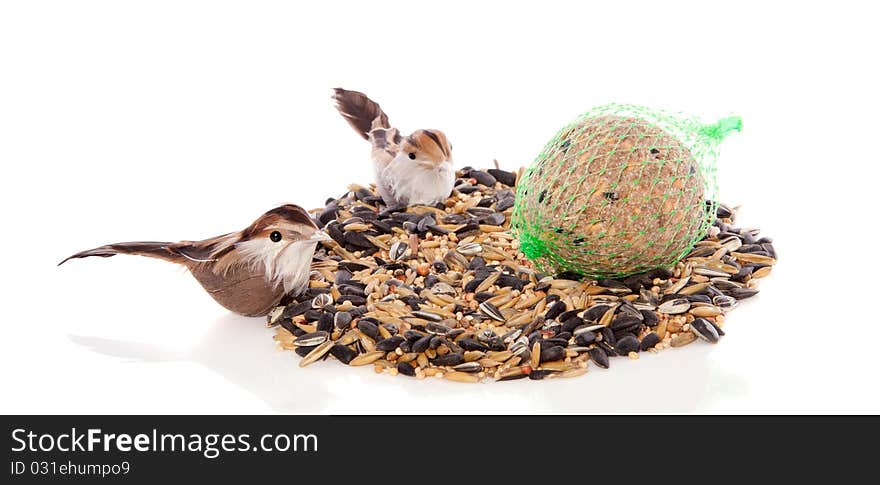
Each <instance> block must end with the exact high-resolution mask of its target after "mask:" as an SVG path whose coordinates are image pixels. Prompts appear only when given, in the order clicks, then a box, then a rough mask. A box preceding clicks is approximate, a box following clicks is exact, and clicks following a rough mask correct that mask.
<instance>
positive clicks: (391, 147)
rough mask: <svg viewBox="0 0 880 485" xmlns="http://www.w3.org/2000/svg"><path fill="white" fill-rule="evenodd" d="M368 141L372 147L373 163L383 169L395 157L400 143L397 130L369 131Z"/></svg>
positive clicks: (378, 129) (381, 129) (377, 129)
mask: <svg viewBox="0 0 880 485" xmlns="http://www.w3.org/2000/svg"><path fill="white" fill-rule="evenodd" d="M369 139H370V143H371V144H372V145H373V151H372V156H373V162H375V163H376V164H378V165H379V166H381V167H383V168H384V167H385V166H387V165H388V164H389V163H391V160H393V159H394V157H395V156H397V151H398V150H399V149H400V146H399V144H400V142H401V137H400V132H399V131H397V128H374V129H373V130H371V131H370V138H369Z"/></svg>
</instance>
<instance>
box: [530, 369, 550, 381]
mask: <svg viewBox="0 0 880 485" xmlns="http://www.w3.org/2000/svg"><path fill="white" fill-rule="evenodd" d="M551 374H556V371H552V370H547V369H533V370H532V371H531V372H529V374H528V375H529V379H531V380H533V381H539V380H541V379H543V378H545V377H547V376H549V375H551Z"/></svg>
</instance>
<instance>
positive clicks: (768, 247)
mask: <svg viewBox="0 0 880 485" xmlns="http://www.w3.org/2000/svg"><path fill="white" fill-rule="evenodd" d="M522 172H523V170H522V169H520V171H519V173H512V172H506V171H503V170H497V169H490V170H487V171H479V170H474V169H471V168H465V169H462V170H460V171H459V172H458V173H457V175H458V177H459V178H458V180H457V181H456V186H455V190H454V191H453V193H452V195H451V196H450V197H449V199H447V200H446V202H445V203H444V204H440V205H438V206H437V207H426V206H416V207H409V208H407V209H396V210H392V209H388V208H386V207H385V206H384V205H382V201H381V198H380V197H379V196H378V195H377V194H376V193H375V191H374V190H371V189H368V188H364V187H359V186H351V187H350V188H349V189H350V190H349V191H348V192H347V193H346V194H345V195H344V196H343V197H341V198H339V199H330V200H328V202H327V205H326V207H325V208H324V209H323V210H322V211H320V212H319V213H318V214H317V217H318V220H319V225H321V226H322V227H324V228H325V230H326V231H327V233H328V234H330V235H331V236H332V237H333V239H334V242H331V243H326V244H322V245H321V246H319V249H318V251H317V252H316V254H315V261H314V263H313V274H312V280H311V281H310V285H309V286H310V287H309V290H308V291H307V292H306V293H304V294H303V295H301V296H300V297H298V298H297V299H296V300H295V301H290V302H285V303H286V304H285V305H283V306H279V307H277V308H275V309H274V310H273V311H272V312H271V313H270V314H269V317H268V325H269V326H274V327H276V335H275V340H276V341H277V342H278V343H279V345H280V346H281V347H282V348H284V349H289V350H294V351H295V352H296V353H297V354H299V355H300V356H301V357H303V358H302V360H301V361H300V366H306V365H309V364H312V363H314V362H317V361H319V360H326V359H331V360H336V361H339V362H341V363H343V364H346V365H352V366H362V365H373V366H374V368H375V369H376V371H377V372H387V373H390V374H393V375H397V374H403V375H406V376H412V377H416V378H424V377H432V376H433V377H442V378H445V379H449V380H453V381H459V382H479V381H482V380H486V379H492V380H498V381H504V380H513V379H521V378H526V377H528V378H530V379H545V378H556V377H573V376H578V375H581V374H583V373H585V372H587V368H588V366H589V363H590V362H592V363H593V364H594V365H595V366H598V367H601V368H608V366H609V357H614V356H628V357H630V358H633V359H635V358H638V353H639V352H643V351H656V350H660V349H664V348H667V347H681V346H683V345H687V344H690V343H692V342H694V341H695V340H698V339H699V340H704V341H707V342H711V343H716V342H718V340H719V339H720V337H721V336H723V335H724V332H723V331H722V329H721V328H722V326H723V323H724V314H725V312H727V311H729V310H730V309H732V308H733V307H734V306H736V304H737V301H739V300H742V299H745V298H749V297H751V296H753V295H755V294H756V293H757V289H756V288H755V287H756V283H757V279H759V278H762V277H764V276H767V275H768V274H769V273H770V270H771V268H772V266H773V264H775V262H776V253H775V250H774V248H773V245H772V241H771V240H770V239H768V238H764V237H761V238H759V237H758V231H757V230H751V229H748V230H747V229H738V228H735V227H733V226H732V224H733V218H734V214H733V211H732V210H731V209H729V208H728V207H726V206H724V205H720V204H719V205H718V211H717V216H718V219H717V220H716V221H715V223H714V225H713V226H712V227H711V228H710V229H709V233H708V235H707V236H706V238H704V239H703V240H701V241H699V242H698V243H697V244H696V246H695V247H694V249H693V251H692V252H691V253H690V254H689V255H688V256H687V257H686V258H685V259H683V260H682V261H680V262H678V263H677V264H676V265H675V266H674V267H673V268H670V269H656V270H652V271H649V272H647V273H644V274H640V275H635V276H630V277H627V278H624V279H619V280H612V279H605V280H598V281H597V280H589V279H585V280H580V279H579V278H578V277H577V276H575V275H565V274H561V275H556V276H555V277H554V276H547V275H543V274H540V273H538V272H537V271H536V270H535V269H534V266H533V265H532V264H531V263H530V262H529V261H528V260H527V259H526V258H525V256H524V255H523V254H522V252H521V251H520V250H519V243H518V241H517V240H516V239H515V238H513V236H511V235H510V232H509V218H510V213H511V210H512V207H513V203H514V191H513V187H514V186H515V185H516V182H517V180H519V178H520V177H521V176H522Z"/></svg>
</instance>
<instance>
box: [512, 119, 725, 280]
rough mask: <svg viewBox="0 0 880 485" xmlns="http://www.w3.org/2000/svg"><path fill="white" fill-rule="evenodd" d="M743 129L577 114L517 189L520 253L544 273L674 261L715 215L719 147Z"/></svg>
mask: <svg viewBox="0 0 880 485" xmlns="http://www.w3.org/2000/svg"><path fill="white" fill-rule="evenodd" d="M741 127H742V123H741V121H740V119H739V118H738V117H730V118H724V119H722V120H720V121H719V122H718V123H715V124H708V125H707V124H703V123H701V122H700V121H699V120H697V119H695V118H692V117H688V116H684V115H681V114H673V113H667V112H664V111H659V110H655V109H650V108H644V107H639V106H630V105H620V104H609V105H606V106H601V107H598V108H595V109H593V110H591V111H589V112H587V113H585V114H583V115H581V116H580V117H579V118H578V119H576V120H575V121H574V122H572V123H570V124H569V125H567V126H566V127H564V128H563V129H562V130H560V131H559V133H557V134H556V136H555V137H553V139H552V140H550V142H549V143H547V145H546V146H545V147H544V150H543V151H542V152H541V153H540V154H539V155H538V157H537V158H536V159H535V162H534V163H533V164H532V166H531V167H530V168H529V169H528V170H527V171H526V173H525V175H524V177H523V180H522V181H520V183H519V184H518V185H517V194H516V205H515V206H514V211H513V216H512V219H511V225H512V228H513V231H514V233H515V234H516V236H517V237H518V238H519V240H520V247H521V249H522V251H523V253H525V255H526V256H527V257H529V259H531V260H532V261H533V262H535V264H536V266H537V267H538V268H539V269H540V270H541V271H543V272H545V273H554V274H555V273H560V272H573V273H578V274H582V275H585V276H590V277H596V278H603V277H612V278H613V277H621V276H627V275H631V274H636V273H640V272H643V271H647V270H649V269H653V268H658V267H670V266H672V265H674V264H675V263H676V262H677V261H678V260H679V259H681V258H682V257H684V256H685V255H686V254H687V253H688V252H689V251H690V250H691V249H692V248H693V245H694V243H696V242H697V241H698V240H700V239H701V238H703V237H704V236H705V234H706V231H707V230H708V228H709V226H710V225H711V224H712V222H713V221H714V218H715V209H716V202H715V201H716V191H717V186H716V182H715V162H716V160H717V157H718V145H719V144H720V142H721V141H722V140H723V139H724V137H725V136H727V135H728V134H729V133H731V132H732V131H739V130H740V129H741Z"/></svg>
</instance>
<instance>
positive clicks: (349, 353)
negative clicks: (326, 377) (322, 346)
mask: <svg viewBox="0 0 880 485" xmlns="http://www.w3.org/2000/svg"><path fill="white" fill-rule="evenodd" d="M330 355H332V356H333V357H336V360H338V361H340V362H342V363H343V364H346V365H348V363H349V362H351V360H352V359H354V358H355V357H357V355H358V353H357V352H355V351H354V350H351V349H350V348H348V346H346V345H338V344H337V345H334V346H333V347H331V348H330Z"/></svg>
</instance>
